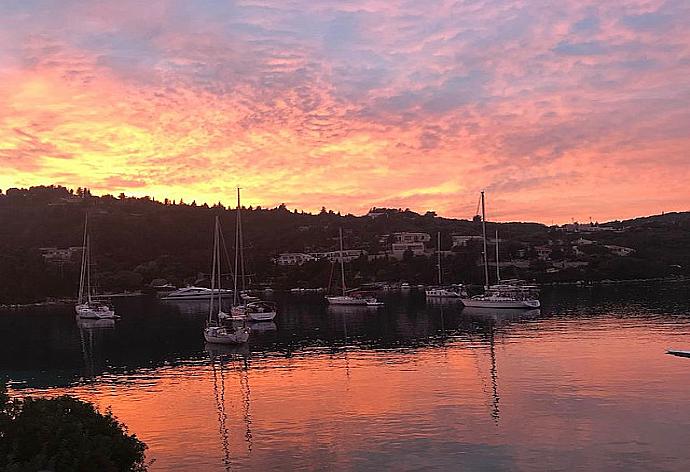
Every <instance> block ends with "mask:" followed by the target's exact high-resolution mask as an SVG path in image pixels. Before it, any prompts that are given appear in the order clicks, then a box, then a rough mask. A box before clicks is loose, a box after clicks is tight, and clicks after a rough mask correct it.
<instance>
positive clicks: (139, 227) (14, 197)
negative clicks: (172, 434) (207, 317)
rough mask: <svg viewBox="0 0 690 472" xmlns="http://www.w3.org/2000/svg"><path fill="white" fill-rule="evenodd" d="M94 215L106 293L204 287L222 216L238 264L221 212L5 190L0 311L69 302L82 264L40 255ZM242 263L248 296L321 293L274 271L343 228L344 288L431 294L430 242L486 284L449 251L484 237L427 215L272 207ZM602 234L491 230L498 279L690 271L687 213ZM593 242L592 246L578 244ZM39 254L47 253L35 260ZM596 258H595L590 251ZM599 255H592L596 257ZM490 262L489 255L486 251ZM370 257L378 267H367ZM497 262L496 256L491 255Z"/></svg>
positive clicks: (255, 225) (45, 190)
mask: <svg viewBox="0 0 690 472" xmlns="http://www.w3.org/2000/svg"><path fill="white" fill-rule="evenodd" d="M86 212H88V214H89V227H90V233H91V241H92V255H93V261H94V269H95V270H94V272H95V273H96V280H97V284H98V286H99V290H101V291H120V290H135V289H141V288H143V287H145V286H146V285H147V284H150V282H151V281H153V280H155V279H165V280H167V281H169V282H171V283H173V284H176V285H178V286H179V285H184V284H187V283H202V284H203V283H204V280H203V279H204V277H205V273H206V272H207V271H208V268H209V266H210V255H211V246H212V239H211V234H212V226H213V219H214V216H216V215H217V216H219V217H220V220H221V225H222V227H223V231H224V234H225V240H226V243H227V250H228V254H229V258H230V259H232V257H233V254H234V233H235V224H236V211H235V210H234V209H227V208H225V207H224V206H222V205H221V204H217V205H215V206H213V207H208V206H207V205H204V206H197V205H196V204H194V203H191V204H185V203H181V202H170V201H164V202H158V201H154V200H152V199H150V198H147V197H145V198H129V197H126V196H125V195H120V196H117V197H116V196H111V195H105V196H100V197H97V196H92V195H91V194H90V192H89V191H88V190H84V189H76V190H68V189H66V188H64V187H52V186H51V187H32V188H31V189H8V190H7V191H6V192H5V193H0V303H17V302H26V301H34V300H42V299H45V298H46V297H64V296H73V295H74V293H75V291H76V286H77V281H78V277H79V257H73V258H72V259H71V260H69V261H64V260H62V261H57V262H56V261H50V260H47V259H46V256H45V254H46V249H45V248H69V247H73V248H74V247H79V246H81V244H82V235H83V225H84V216H85V214H86ZM242 221H243V225H244V241H245V253H246V259H247V267H248V272H249V273H250V275H251V283H252V285H253V286H260V285H271V286H273V287H274V288H291V287H295V286H304V287H307V286H311V287H315V286H322V287H323V286H327V285H328V283H329V279H330V278H331V272H332V264H331V263H330V262H328V261H325V260H321V261H314V262H309V263H306V264H304V265H301V266H277V265H276V264H275V263H274V262H273V260H274V258H275V257H276V256H277V255H278V254H280V253H282V252H317V251H328V250H335V249H337V247H338V240H337V235H338V230H339V228H341V227H342V228H343V232H344V239H345V246H346V247H347V248H356V249H363V250H365V251H366V252H367V253H368V254H369V257H367V256H362V257H361V258H360V259H358V260H356V261H353V262H352V263H350V264H348V269H347V276H348V279H349V282H350V283H351V284H357V283H363V282H372V281H389V282H396V281H410V282H416V283H433V282H434V280H435V277H436V266H435V256H434V255H433V251H434V250H435V246H436V237H435V235H436V233H437V232H441V235H442V236H441V249H442V250H444V251H450V252H448V253H447V254H446V256H444V263H443V266H444V278H445V279H446V280H447V281H449V282H451V281H452V282H466V283H482V280H483V271H482V269H481V267H480V266H479V265H478V264H477V263H478V262H479V261H481V244H479V243H477V242H475V241H473V242H472V243H471V244H468V245H467V246H463V247H451V246H452V244H451V235H452V234H462V235H479V234H481V223H480V221H479V220H477V219H475V220H474V221H472V220H456V219H447V218H440V217H437V216H436V215H435V214H433V213H427V214H425V215H419V214H417V213H414V212H411V211H406V210H393V211H390V212H388V213H387V214H386V215H384V216H380V217H377V218H370V217H367V216H353V215H340V214H339V213H334V212H333V211H328V210H326V209H325V208H324V209H323V210H322V211H321V212H320V213H318V214H309V213H303V212H297V211H295V210H293V211H291V210H289V209H287V208H285V206H282V205H281V206H279V207H277V208H271V209H264V208H251V207H250V208H246V209H244V210H243V213H242ZM609 226H610V227H611V229H613V228H615V229H617V231H606V232H601V233H597V235H596V238H597V239H598V241H597V243H598V244H596V245H590V246H591V249H588V250H589V251H593V252H592V253H591V254H587V253H586V252H585V251H577V254H578V255H577V257H576V256H575V255H573V254H572V250H571V249H569V248H571V247H573V246H572V244H573V243H572V240H573V239H574V238H575V237H581V236H582V235H573V234H567V233H564V232H563V231H561V230H560V229H557V228H549V227H547V226H545V225H542V224H536V223H501V224H494V223H488V230H489V234H494V231H495V230H496V229H497V228H498V229H499V233H500V237H501V240H502V241H504V242H503V244H502V246H501V260H502V261H513V260H517V259H521V260H524V261H525V263H523V264H522V266H521V267H517V266H516V267H506V268H502V271H503V273H504V276H521V277H527V278H533V279H537V280H541V281H548V280H569V279H574V280H581V279H585V280H586V279H601V278H627V277H641V276H645V275H648V276H650V277H651V276H668V275H679V274H688V267H690V213H674V214H668V215H662V216H656V217H647V218H640V219H636V220H630V221H623V222H612V223H610V224H609ZM402 231H407V232H423V233H429V234H430V235H434V237H432V238H431V241H430V242H429V243H428V251H427V255H425V256H416V257H412V255H411V254H405V257H403V258H402V259H401V260H397V259H394V258H391V257H387V256H386V251H388V249H389V248H390V244H391V236H390V235H392V234H393V233H395V232H402ZM585 237H590V236H585ZM603 244H606V245H617V246H626V247H630V248H632V249H634V250H635V252H634V254H633V255H632V256H629V257H615V256H612V255H611V254H609V253H605V251H604V252H601V251H602V250H601V248H602V247H604V246H603ZM543 245H548V247H550V248H552V249H553V257H551V256H550V257H549V258H548V259H546V260H543V259H539V258H537V256H536V253H535V248H537V247H540V246H543ZM42 248H43V249H42ZM594 249H596V250H594ZM597 251H599V252H597ZM489 252H490V253H491V252H492V251H489ZM372 255H377V257H378V258H376V259H375V258H374V257H372ZM491 257H493V254H491V255H490V260H491ZM552 258H553V260H554V261H556V262H555V264H556V266H557V265H558V264H557V261H559V260H560V261H563V260H576V259H577V260H582V261H586V262H587V266H586V267H584V265H583V267H582V268H579V269H571V268H565V269H563V270H560V269H559V270H558V273H556V272H553V269H552V270H551V273H548V272H547V268H548V267H551V265H552V264H554V262H552V260H551V259H552Z"/></svg>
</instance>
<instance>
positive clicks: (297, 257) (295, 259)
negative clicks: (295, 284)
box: [276, 252, 316, 265]
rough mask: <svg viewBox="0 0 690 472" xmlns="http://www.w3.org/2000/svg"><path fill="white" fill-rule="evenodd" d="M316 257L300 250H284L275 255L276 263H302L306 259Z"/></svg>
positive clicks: (312, 259) (313, 259)
mask: <svg viewBox="0 0 690 472" xmlns="http://www.w3.org/2000/svg"><path fill="white" fill-rule="evenodd" d="M315 260H316V258H315V257H314V256H312V255H311V254H304V253H301V252H284V253H282V254H280V255H279V256H278V257H276V264H278V265H302V264H304V263H305V262H307V261H315Z"/></svg>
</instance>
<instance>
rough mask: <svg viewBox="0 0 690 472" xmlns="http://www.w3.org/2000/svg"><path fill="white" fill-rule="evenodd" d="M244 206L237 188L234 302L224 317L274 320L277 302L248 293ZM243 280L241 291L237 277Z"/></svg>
mask: <svg viewBox="0 0 690 472" xmlns="http://www.w3.org/2000/svg"><path fill="white" fill-rule="evenodd" d="M241 209H242V207H241V205H240V189H239V187H238V188H237V226H236V230H235V278H234V289H233V292H234V295H233V304H232V308H230V314H229V315H226V314H224V317H223V318H224V319H231V320H236V321H241V320H247V321H273V319H274V318H275V317H276V315H277V310H276V304H275V303H273V302H267V301H264V300H261V299H259V298H258V297H254V296H252V295H249V294H248V293H247V290H246V287H245V270H244V238H243V234H242V210H241ZM238 277H240V279H241V280H242V290H241V291H239V287H238V286H237V279H238Z"/></svg>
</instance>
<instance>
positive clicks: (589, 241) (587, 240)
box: [573, 238, 596, 246]
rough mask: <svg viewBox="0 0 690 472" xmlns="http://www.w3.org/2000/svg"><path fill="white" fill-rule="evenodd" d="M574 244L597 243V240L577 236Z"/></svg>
mask: <svg viewBox="0 0 690 472" xmlns="http://www.w3.org/2000/svg"><path fill="white" fill-rule="evenodd" d="M573 244H576V245H578V246H590V245H592V244H596V242H595V241H592V240H591V239H585V238H577V239H576V240H575V241H573Z"/></svg>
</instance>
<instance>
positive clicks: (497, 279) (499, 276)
mask: <svg viewBox="0 0 690 472" xmlns="http://www.w3.org/2000/svg"><path fill="white" fill-rule="evenodd" d="M496 283H501V268H500V267H499V265H498V230H496Z"/></svg>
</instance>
